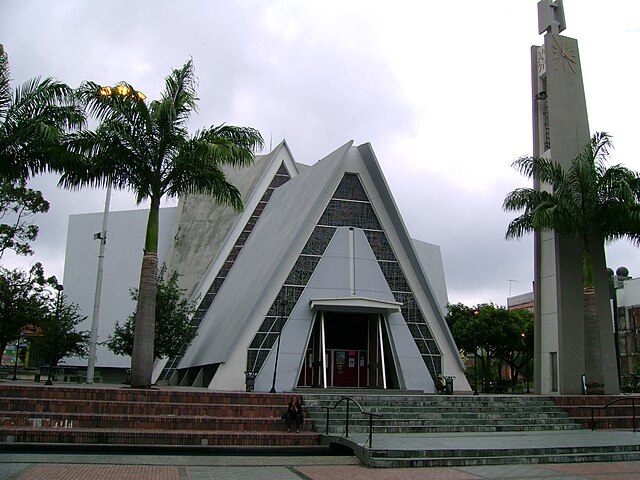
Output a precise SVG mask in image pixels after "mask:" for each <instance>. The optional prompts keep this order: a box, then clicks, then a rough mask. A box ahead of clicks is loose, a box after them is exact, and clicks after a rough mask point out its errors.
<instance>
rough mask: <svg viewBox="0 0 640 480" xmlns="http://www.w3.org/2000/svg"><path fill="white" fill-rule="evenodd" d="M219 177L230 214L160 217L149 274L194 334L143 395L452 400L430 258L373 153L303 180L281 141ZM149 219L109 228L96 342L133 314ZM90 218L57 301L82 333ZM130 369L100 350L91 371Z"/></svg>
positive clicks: (194, 205) (358, 149)
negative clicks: (443, 389) (76, 313)
mask: <svg viewBox="0 0 640 480" xmlns="http://www.w3.org/2000/svg"><path fill="white" fill-rule="evenodd" d="M227 177H228V179H229V181H230V182H231V183H232V184H234V185H235V186H236V187H237V188H238V189H239V190H240V192H241V193H242V198H243V203H244V209H243V210H242V211H235V210H233V209H232V208H230V207H226V206H221V205H218V204H216V203H215V202H214V201H213V199H211V198H210V197H208V196H204V195H189V196H185V197H182V198H180V199H179V202H178V205H177V207H172V208H164V209H162V212H161V217H160V233H159V236H160V239H159V240H160V241H159V251H158V254H159V261H160V262H161V263H165V264H166V265H167V269H168V270H169V271H177V272H178V273H179V275H180V277H179V281H180V287H181V288H183V289H184V290H185V291H186V293H187V295H188V297H189V298H190V299H191V300H192V301H193V302H195V304H196V305H197V310H196V313H195V315H194V316H193V318H192V328H193V329H194V331H195V334H196V335H195V337H194V340H193V341H192V342H191V344H190V345H185V346H184V347H183V348H182V351H181V353H180V354H179V355H177V356H175V357H173V358H164V359H160V360H157V361H156V363H155V367H154V373H153V381H154V382H156V383H162V384H169V385H182V386H198V387H204V388H209V389H215V390H244V389H255V390H257V391H269V390H272V391H273V390H275V391H279V392H280V391H290V390H294V389H304V388H310V387H313V388H325V389H337V388H345V387H347V388H363V389H366V388H371V389H396V390H412V391H422V392H427V393H433V392H435V390H436V388H435V381H436V378H437V376H438V375H440V374H442V375H444V376H449V377H454V378H455V388H456V391H467V390H470V389H469V384H468V383H467V381H466V379H465V376H464V366H463V364H462V361H461V357H460V353H459V352H458V348H457V347H456V344H455V342H454V340H453V337H452V336H451V333H450V332H449V329H448V327H447V324H446V321H445V318H444V317H445V315H446V304H447V292H446V285H445V279H444V270H443V266H442V259H441V255H440V249H439V247H437V246H435V245H431V244H428V243H425V242H422V241H419V240H415V239H412V238H411V237H410V235H409V232H408V231H407V228H406V226H405V224H404V222H403V220H402V217H401V215H400V212H399V211H398V208H397V206H396V203H395V201H394V199H393V196H392V194H391V191H390V190H389V186H388V185H387V183H386V181H385V178H384V175H383V173H382V171H381V168H380V165H379V163H378V161H377V159H376V156H375V154H374V152H373V149H372V147H371V145H370V144H363V145H359V146H355V145H353V142H349V143H347V144H345V145H343V146H341V147H340V148H338V149H337V150H335V151H334V152H333V153H331V154H329V155H327V156H326V157H325V158H323V159H322V160H319V161H318V162H316V163H315V164H313V165H311V166H308V165H302V164H300V163H297V162H296V161H295V160H294V158H293V155H292V153H291V151H290V150H289V148H288V146H287V144H286V142H284V141H283V142H282V143H281V144H279V145H278V146H277V147H275V148H274V149H273V150H272V151H271V152H270V153H268V154H266V155H257V156H256V158H255V162H254V163H253V164H252V165H250V166H247V167H243V168H239V169H233V170H229V171H228V172H227ZM145 214H146V212H145V211H140V210H137V211H125V212H111V213H110V214H109V229H108V242H107V244H106V250H105V256H104V265H105V267H104V281H103V294H102V299H103V300H102V304H101V310H100V317H99V318H100V326H99V334H98V336H99V340H98V341H99V342H103V341H104V340H106V338H107V336H108V335H109V334H110V333H112V332H113V326H114V324H115V322H116V321H119V322H120V323H122V322H123V321H124V320H125V319H126V317H127V316H128V315H129V314H130V313H131V312H132V311H133V309H134V305H133V303H132V301H131V300H130V299H129V295H128V291H129V289H131V288H136V287H137V276H138V275H139V270H140V263H141V261H142V245H143V240H144V228H145V219H146V215H145ZM101 218H102V215H101V214H84V215H73V216H71V217H70V220H69V231H68V240H67V255H66V263H65V273H64V284H65V294H67V296H68V297H69V301H72V302H74V303H78V304H79V305H80V307H81V309H82V312H83V314H85V315H87V316H88V317H89V318H88V319H87V321H86V322H87V324H86V325H81V326H80V328H82V329H88V328H89V326H90V324H91V318H90V317H91V312H92V309H93V298H94V293H93V287H94V286H95V278H96V272H95V271H93V268H91V267H92V266H93V265H95V264H96V261H97V260H96V259H97V249H98V247H97V245H96V243H97V242H93V243H92V240H91V238H92V234H93V233H94V232H95V231H99V229H100V227H99V225H100V222H101ZM83 362H84V363H83ZM129 362H130V359H129V358H125V357H119V356H116V355H114V354H113V353H111V352H109V351H108V350H106V347H104V346H102V345H100V344H99V347H98V354H97V361H96V369H97V370H103V371H105V372H108V371H110V370H114V369H116V370H117V369H122V368H127V367H128V366H129ZM66 363H67V364H77V365H83V364H84V365H86V360H84V361H83V360H79V359H73V358H71V359H67V361H66Z"/></svg>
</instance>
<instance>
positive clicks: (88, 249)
mask: <svg viewBox="0 0 640 480" xmlns="http://www.w3.org/2000/svg"><path fill="white" fill-rule="evenodd" d="M148 214H149V211H148V210H128V211H122V212H111V213H110V214H109V221H108V228H107V243H106V245H105V257H104V274H103V277H102V297H101V300H100V314H99V328H98V348H97V350H96V356H97V361H96V367H129V366H130V364H131V360H130V357H123V356H119V355H114V354H113V353H112V352H111V351H110V350H109V349H107V347H105V346H101V345H100V342H104V341H105V340H107V337H108V336H109V335H110V334H112V333H113V329H114V326H115V323H116V321H117V322H119V323H120V324H121V325H122V324H123V323H124V321H125V320H126V319H127V317H128V316H129V315H130V314H131V313H132V312H133V310H134V309H135V304H134V303H133V301H132V300H131V297H130V296H129V290H130V289H132V288H138V283H139V279H140V266H141V263H142V250H143V247H144V236H145V230H146V225H147V216H148ZM175 214H176V208H175V207H173V208H163V209H161V210H160V221H159V234H158V237H159V238H158V260H159V262H160V264H162V262H164V261H165V259H166V252H167V250H168V246H169V242H170V240H171V238H170V237H171V232H172V230H173V224H174V220H175ZM102 216H103V214H102V213H88V214H82V215H71V216H70V217H69V227H68V229H67V249H66V254H65V265H64V280H63V285H64V295H65V297H66V299H67V301H68V302H71V303H76V304H78V305H79V306H80V313H81V314H82V315H86V316H87V319H86V320H85V321H84V322H83V323H81V324H80V325H79V326H78V330H87V331H91V321H92V315H93V303H94V298H95V288H96V277H97V270H98V249H99V247H100V242H99V241H98V240H94V239H93V235H94V234H95V233H97V232H99V231H100V230H101V228H102ZM62 363H65V364H67V365H78V366H86V365H87V359H86V358H85V359H81V358H68V359H66V360H65V361H64V362H62Z"/></svg>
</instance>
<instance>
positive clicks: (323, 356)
mask: <svg viewBox="0 0 640 480" xmlns="http://www.w3.org/2000/svg"><path fill="white" fill-rule="evenodd" d="M320 344H321V347H322V353H321V362H322V388H327V362H326V358H327V345H326V343H325V338H324V313H323V312H322V310H321V311H320Z"/></svg>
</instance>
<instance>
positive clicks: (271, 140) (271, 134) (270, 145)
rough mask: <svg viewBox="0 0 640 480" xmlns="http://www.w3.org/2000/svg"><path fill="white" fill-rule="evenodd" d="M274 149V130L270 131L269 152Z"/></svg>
mask: <svg viewBox="0 0 640 480" xmlns="http://www.w3.org/2000/svg"><path fill="white" fill-rule="evenodd" d="M272 150H273V132H270V133H269V152H271V151H272Z"/></svg>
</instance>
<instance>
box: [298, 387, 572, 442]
mask: <svg viewBox="0 0 640 480" xmlns="http://www.w3.org/2000/svg"><path fill="white" fill-rule="evenodd" d="M348 396H350V397H352V398H354V399H355V400H356V401H357V402H358V403H360V405H362V407H363V408H364V410H366V411H371V412H374V413H377V414H381V415H382V417H381V418H374V427H373V428H374V434H376V433H378V434H380V433H452V432H518V431H540V430H576V429H580V428H581V427H580V425H579V424H577V423H576V422H574V421H573V420H571V419H569V416H568V415H567V413H566V412H565V411H564V410H563V409H561V408H559V407H557V406H555V405H554V403H553V401H551V400H550V399H548V398H546V397H535V396H524V395H510V396H507V395H496V396H472V395H459V396H453V395H452V396H447V395H407V394H399V395H393V394H382V395H366V394H353V395H348ZM340 398H342V395H338V394H311V395H310V394H307V395H305V407H306V408H307V410H308V412H309V417H310V418H311V419H313V420H314V421H315V423H316V426H317V427H316V428H317V429H318V431H319V432H321V433H324V430H325V425H326V409H325V408H323V407H327V406H333V405H334V404H335V403H336V402H337V401H338V400H339V399H340ZM345 408H346V405H345V403H344V402H343V403H342V404H341V405H340V406H338V408H337V409H336V410H332V411H331V412H330V425H329V433H330V434H341V433H342V432H343V431H344V418H345ZM350 417H351V420H350V423H349V431H350V432H353V433H368V431H369V430H368V429H369V427H368V425H369V418H368V416H365V415H361V414H359V413H358V409H357V408H354V407H353V406H352V408H351V415H350Z"/></svg>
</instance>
